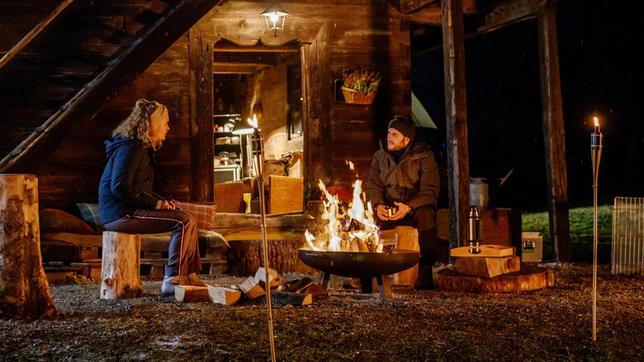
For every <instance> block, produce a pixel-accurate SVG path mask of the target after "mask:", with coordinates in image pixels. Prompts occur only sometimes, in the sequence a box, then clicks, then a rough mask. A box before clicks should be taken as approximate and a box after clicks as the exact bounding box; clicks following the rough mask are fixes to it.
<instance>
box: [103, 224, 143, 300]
mask: <svg viewBox="0 0 644 362" xmlns="http://www.w3.org/2000/svg"><path fill="white" fill-rule="evenodd" d="M140 250H141V235H138V234H125V233H117V232H114V231H104V232H103V262H102V266H101V299H123V298H136V297H140V296H141V294H143V289H142V288H141V271H140V265H141V256H140V254H139V252H140Z"/></svg>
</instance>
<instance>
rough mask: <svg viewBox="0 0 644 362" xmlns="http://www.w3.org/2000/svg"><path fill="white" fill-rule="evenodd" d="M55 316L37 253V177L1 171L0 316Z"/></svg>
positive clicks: (40, 260) (38, 236) (38, 231)
mask: <svg viewBox="0 0 644 362" xmlns="http://www.w3.org/2000/svg"><path fill="white" fill-rule="evenodd" d="M55 316H56V308H55V307H54V300H53V298H52V296H51V292H50V290H49V283H47V278H46V276H45V271H44V270H43V268H42V257H41V255H40V225H39V220H38V179H37V178H36V176H34V175H0V318H17V319H34V318H49V317H55Z"/></svg>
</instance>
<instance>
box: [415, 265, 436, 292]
mask: <svg viewBox="0 0 644 362" xmlns="http://www.w3.org/2000/svg"><path fill="white" fill-rule="evenodd" d="M414 289H416V290H429V289H434V278H433V276H432V265H431V264H419V265H418V279H416V283H414Z"/></svg>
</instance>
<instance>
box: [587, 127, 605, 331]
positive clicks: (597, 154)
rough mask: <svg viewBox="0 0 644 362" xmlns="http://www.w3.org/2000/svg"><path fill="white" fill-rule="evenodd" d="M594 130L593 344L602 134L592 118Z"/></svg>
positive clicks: (592, 141) (595, 323)
mask: <svg viewBox="0 0 644 362" xmlns="http://www.w3.org/2000/svg"><path fill="white" fill-rule="evenodd" d="M593 121H594V123H595V128H594V129H593V132H592V133H591V135H590V157H591V159H592V162H593V342H594V341H596V340H597V236H598V229H597V188H598V179H599V162H600V161H601V158H602V138H603V136H602V133H601V130H600V129H599V119H598V118H597V117H593Z"/></svg>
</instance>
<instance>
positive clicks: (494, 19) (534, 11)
mask: <svg viewBox="0 0 644 362" xmlns="http://www.w3.org/2000/svg"><path fill="white" fill-rule="evenodd" d="M551 2H552V0H514V1H508V2H504V3H502V4H500V5H499V6H496V7H494V8H492V10H490V11H489V12H488V13H487V14H485V20H484V23H483V25H482V26H481V27H479V29H478V32H479V33H485V32H489V31H493V30H497V29H499V28H502V27H504V26H506V25H510V24H514V23H518V22H520V21H524V20H528V19H533V18H536V17H537V16H538V15H539V14H540V13H542V12H543V11H544V9H545V8H546V6H547V5H548V4H549V3H551Z"/></svg>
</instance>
